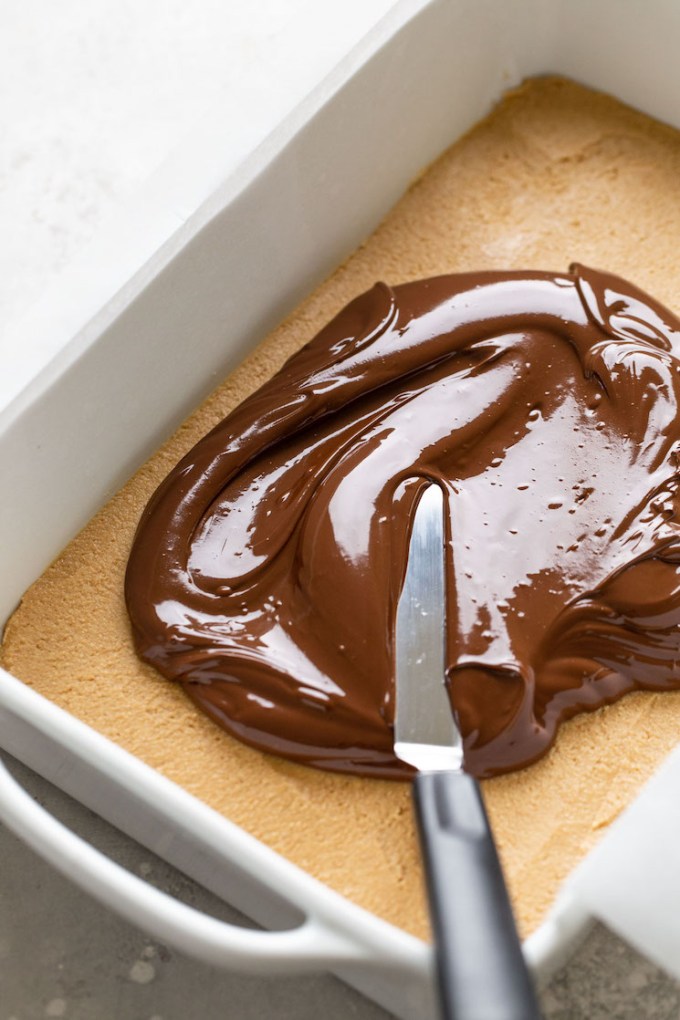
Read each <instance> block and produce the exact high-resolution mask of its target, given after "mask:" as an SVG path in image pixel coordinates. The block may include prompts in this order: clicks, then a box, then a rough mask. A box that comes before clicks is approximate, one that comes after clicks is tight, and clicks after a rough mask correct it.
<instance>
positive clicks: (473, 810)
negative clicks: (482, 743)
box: [394, 485, 540, 1020]
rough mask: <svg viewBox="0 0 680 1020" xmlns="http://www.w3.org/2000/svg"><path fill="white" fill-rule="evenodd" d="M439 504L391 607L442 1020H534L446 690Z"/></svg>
mask: <svg viewBox="0 0 680 1020" xmlns="http://www.w3.org/2000/svg"><path fill="white" fill-rule="evenodd" d="M445 635H446V584H445V560H444V501H443V493H442V490H441V489H440V488H439V486H438V485H430V487H429V488H428V489H427V490H426V491H425V493H424V494H423V495H422V496H421V499H420V502H419V503H418V506H417V509H416V512H415V516H414V519H413V528H412V532H411V542H410V548H409V557H408V564H407V570H406V578H405V582H404V587H403V589H402V593H401V596H400V598H399V604H398V608H397V625H396V655H395V667H396V670H395V671H396V714H395V744H394V752H395V754H396V756H397V757H398V758H400V759H401V760H402V761H405V762H408V763H409V764H410V765H413V766H414V767H415V768H416V769H418V770H419V771H418V774H417V776H416V778H415V781H414V787H413V792H414V801H415V806H416V815H417V820H418V830H419V834H420V842H421V847H422V851H423V860H424V864H425V875H426V879H427V886H428V894H429V901H430V912H431V914H432V921H433V927H434V932H435V940H436V946H437V974H438V979H439V987H440V992H441V1002H442V1011H443V1016H444V1018H445V1020H540V1011H539V1009H538V1005H537V1002H536V998H535V995H534V991H533V987H532V984H531V979H530V977H529V973H528V970H527V967H526V963H525V961H524V956H523V955H522V947H521V945H520V941H519V937H518V935H517V929H516V927H515V921H514V917H513V914H512V908H511V906H510V901H509V898H508V894H507V890H506V888H505V881H504V879H503V873H502V871H501V866H500V862H499V860H498V854H497V853H496V847H495V845H494V841H493V836H492V834H491V829H490V827H489V820H488V818H487V815H486V811H485V808H484V802H483V800H482V797H481V793H480V790H479V785H478V783H477V781H476V779H474V777H473V776H470V775H468V773H466V772H463V770H462V764H463V751H462V741H461V735H460V732H459V730H458V727H457V726H456V724H455V722H454V719H453V714H452V710H451V705H450V702H449V698H448V694H447V691H446V687H445V682H444V681H445Z"/></svg>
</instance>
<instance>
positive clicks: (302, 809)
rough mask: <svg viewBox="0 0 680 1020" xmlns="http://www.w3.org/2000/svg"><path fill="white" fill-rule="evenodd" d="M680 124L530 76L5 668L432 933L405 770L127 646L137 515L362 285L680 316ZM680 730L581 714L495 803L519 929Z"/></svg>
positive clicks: (76, 556) (393, 223) (24, 633)
mask: <svg viewBox="0 0 680 1020" xmlns="http://www.w3.org/2000/svg"><path fill="white" fill-rule="evenodd" d="M679 238H680V134H679V133H678V132H676V131H674V130H671V129H670V128H667V127H665V126H663V125H660V124H658V123H656V122H654V121H652V120H651V119H649V118H648V117H645V116H643V115H641V114H638V113H636V112H634V111H632V110H630V109H628V108H627V107H624V106H622V105H621V104H620V103H617V102H615V101H614V100H612V99H610V98H608V97H605V96H601V95H599V94H595V93H593V92H590V91H588V90H586V89H584V88H582V87H580V86H577V85H574V84H572V83H569V82H565V81H563V80H559V79H539V80H535V81H531V82H529V83H527V84H525V85H524V86H522V87H521V88H520V89H518V90H516V91H515V92H512V93H510V94H509V95H507V96H506V97H505V98H504V100H503V101H502V102H501V104H500V105H499V106H498V107H497V108H496V109H495V110H494V111H493V113H492V114H491V115H490V116H489V117H487V118H486V119H485V120H484V121H483V122H481V123H480V124H479V125H478V126H477V127H476V128H475V129H474V130H473V131H472V132H470V134H468V135H467V136H466V137H465V138H463V139H462V140H461V141H459V142H458V143H457V144H456V145H455V146H454V147H453V148H452V149H451V150H450V151H449V152H448V153H446V154H445V155H444V156H443V157H441V159H440V160H439V161H438V162H437V163H436V164H435V165H434V166H433V167H431V168H430V170H428V172H427V173H426V174H425V175H424V176H423V177H422V178H421V179H420V180H418V181H417V182H416V183H415V184H414V185H413V186H412V187H411V189H410V190H409V191H408V193H407V194H406V195H405V196H404V198H403V199H402V200H401V201H400V202H399V204H398V205H397V206H396V207H395V209H394V210H393V211H392V212H391V213H390V215H389V216H388V217H387V219H386V220H385V221H384V222H383V224H382V225H381V226H380V227H379V228H378V230H377V231H376V232H375V233H374V234H373V235H372V237H371V238H369V240H368V241H366V243H365V244H364V245H362V246H361V248H360V249H359V250H358V251H357V252H356V253H355V254H354V255H353V256H352V257H351V258H350V259H349V260H348V261H347V262H346V263H345V264H344V265H343V266H341V267H340V268H339V269H338V270H337V271H336V272H335V273H334V274H333V276H332V277H331V278H330V279H329V280H327V281H326V282H325V283H324V284H323V285H322V286H321V287H319V288H318V290H317V291H316V292H315V293H313V294H312V295H311V296H310V297H309V298H308V299H307V300H306V301H305V302H304V303H303V304H302V305H301V307H300V308H298V309H297V310H296V311H295V312H294V313H293V315H292V316H291V317H290V318H289V319H288V320H286V321H285V322H284V323H283V324H282V325H281V326H280V327H279V328H278V329H277V330H275V331H274V332H273V333H272V334H271V335H270V336H269V337H268V338H267V339H266V340H265V341H264V342H263V343H262V344H261V345H260V346H259V347H258V348H257V350H256V351H255V352H254V353H253V355H252V356H251V357H250V358H249V359H248V360H247V361H246V362H245V363H244V364H243V365H242V366H241V367H240V368H239V369H238V370H237V371H236V372H234V373H233V374H232V375H231V376H230V377H229V378H228V379H227V380H226V381H225V382H224V384H223V385H222V386H221V387H220V388H219V389H218V390H217V391H216V392H215V393H214V394H213V395H212V396H211V397H210V398H209V399H208V400H207V401H206V402H205V403H204V404H203V405H202V406H201V407H200V408H199V410H198V411H197V412H196V413H195V414H194V415H192V417H191V418H189V419H188V420H187V421H186V422H185V423H184V425H182V427H181V428H180V429H179V430H178V431H177V433H176V434H175V435H174V436H173V437H172V438H171V439H170V440H169V442H168V443H166V444H165V446H164V447H163V448H162V449H161V450H160V451H159V452H158V453H157V454H156V455H155V456H154V457H153V458H152V459H151V460H150V461H148V462H147V463H146V464H145V465H144V466H143V467H142V468H141V470H140V471H139V472H138V473H137V474H136V475H135V477H134V478H132V479H131V481H130V482H129V483H128V484H127V485H126V486H125V488H124V489H123V490H122V491H121V492H120V493H118V495H116V496H115V497H114V498H113V499H112V500H111V501H110V502H109V503H108V504H107V505H106V506H105V507H104V508H103V509H102V510H101V512H100V513H99V514H98V515H97V516H96V517H95V518H94V519H93V520H92V521H91V522H90V524H88V526H87V527H86V528H85V529H84V530H83V531H82V532H81V534H80V535H79V536H78V537H77V538H76V539H75V540H74V541H73V542H72V543H71V544H70V545H69V546H68V548H67V549H66V550H65V551H64V552H63V554H62V555H61V556H60V557H59V558H58V559H57V560H56V562H55V563H54V564H53V565H52V566H51V567H50V568H49V570H47V571H46V573H45V574H44V575H43V577H42V578H41V579H40V580H39V581H38V582H37V583H36V584H35V585H33V587H32V588H31V589H30V590H29V591H28V593H27V594H26V595H25V597H24V599H23V601H22V604H21V606H20V608H19V609H18V610H17V612H16V613H15V614H14V616H13V617H12V619H11V620H10V622H9V623H8V625H7V628H6V632H5V635H4V643H3V646H2V648H1V649H0V662H1V663H2V665H3V666H4V667H5V668H6V669H8V670H9V671H11V672H12V673H14V674H15V675H16V676H18V677H19V678H21V679H22V680H23V681H25V682H26V683H28V684H30V685H31V686H32V687H34V688H35V689H36V690H38V691H40V692H41V693H42V694H44V695H45V696H46V697H48V698H49V699H50V700H52V701H54V702H56V703H57V704H58V705H60V706H61V707H63V708H65V709H67V710H68V711H69V712H71V713H72V714H73V715H75V716H77V717H78V718H80V719H82V720H83V721H84V722H86V723H88V724H89V725H90V726H92V727H93V728H94V729H96V730H98V731H99V732H100V733H102V734H104V735H105V736H107V737H109V738H110V739H112V740H113V741H115V742H116V743H118V744H120V745H121V746H122V747H124V748H125V749H126V750H128V751H130V752H132V753H133V754H135V755H136V756H138V757H139V758H141V759H142V760H143V761H145V762H147V763H148V764H149V765H151V766H153V767H155V768H157V769H158V770H159V771H160V772H162V773H163V774H164V775H165V776H167V777H169V778H170V779H172V780H174V781H175V782H177V783H178V784H179V785H180V786H182V787H184V788H185V789H186V790H188V791H190V792H191V793H193V794H195V795H196V796H197V797H198V798H200V799H201V800H203V801H205V802H206V803H208V804H209V805H210V806H211V807H213V808H215V809H216V810H218V811H220V812H222V813H223V814H225V815H226V816H228V817H229V818H230V819H231V820H232V821H234V822H236V823H237V824H239V825H241V826H242V827H243V828H244V829H246V830H247V831H248V832H250V833H252V834H253V835H254V836H256V837H257V838H258V839H260V840H262V841H263V842H265V843H267V844H268V845H269V846H271V847H273V848H274V849H275V850H277V851H279V852H280V853H281V854H283V855H284V856H286V857H288V858H289V859H290V860H292V861H294V862H295V863H296V864H298V865H299V866H300V867H302V868H304V869H305V870H306V871H308V872H310V873H311V874H312V875H314V876H315V877H316V878H318V879H320V880H321V881H323V882H326V883H327V884H328V885H330V886H331V887H333V888H334V889H336V890H338V891H339V892H341V893H343V894H344V895H346V896H348V897H349V898H350V899H352V900H354V901H355V902H356V903H359V904H360V905H361V906H363V907H365V908H366V909H368V910H370V911H373V912H374V913H376V914H378V915H380V916H381V917H384V918H385V919H387V920H388V921H391V922H392V923H394V924H396V925H398V926H400V927H402V928H404V929H406V930H407V931H409V932H412V933H413V934H415V935H419V936H422V937H427V936H428V931H429V925H428V919H427V909H426V904H425V899H424V894H423V888H422V877H421V868H420V857H419V851H418V846H417V840H416V835H415V831H414V827H413V822H412V815H411V801H410V788H409V785H408V784H405V783H393V782H387V781H380V780H367V779H360V778H357V777H349V776H340V775H333V774H330V773H324V772H318V771H315V770H313V769H310V768H305V767H303V766H299V765H295V764H292V763H290V762H287V761H283V760H279V759H277V758H274V757H271V756H268V755H265V754H262V753H260V752H258V751H254V750H252V749H250V748H249V747H246V746H244V745H242V744H240V743H238V742H236V741H235V740H233V739H231V738H230V737H229V736H227V735H226V734H225V733H223V732H222V731H221V730H219V729H218V728H217V727H216V726H215V725H214V724H213V723H211V722H209V721H208V720H207V718H205V717H204V716H202V715H201V714H200V713H199V712H198V711H197V710H196V709H195V708H194V706H193V705H192V703H191V702H190V701H189V700H188V698H187V697H186V696H185V695H184V694H183V693H182V691H181V690H180V689H179V688H178V687H176V686H174V685H173V684H172V683H169V682H168V681H166V680H164V679H162V678H161V677H160V676H159V675H158V674H156V673H155V672H154V671H153V670H152V669H151V668H150V667H147V666H145V665H144V664H142V663H141V662H140V661H139V660H138V659H137V657H136V656H135V654H134V651H133V648H132V641H131V636H130V631H129V626H128V620H127V615H126V612H125V606H124V603H123V576H124V572H125V566H126V562H127V557H128V553H129V550H130V545H131V543H132V538H133V534H134V531H135V528H136V525H137V521H138V519H139V516H140V514H141V512H142V510H143V508H144V506H145V504H146V502H147V500H148V499H149V497H150V496H151V494H152V492H153V491H154V489H155V488H156V486H157V485H158V484H159V483H160V482H161V481H162V479H163V478H164V476H165V475H166V474H167V472H168V471H169V470H170V468H171V467H172V466H174V464H175V463H176V462H177V460H178V459H179V458H180V457H181V456H182V455H183V454H184V453H185V452H186V451H187V450H188V449H190V447H191V446H192V445H193V444H194V443H195V442H196V441H197V440H198V439H199V438H200V437H201V436H202V435H204V434H205V433H206V432H207V431H208V430H209V429H211V428H212V427H213V426H214V425H215V424H216V423H217V422H218V421H219V420H220V419H221V418H222V417H224V415H225V414H226V413H227V412H228V411H230V410H231V409H232V408H233V407H234V406H235V405H236V404H238V403H239V402H240V401H241V400H242V399H243V398H244V397H245V396H246V395H247V394H248V393H250V392H251V391H252V390H254V389H255V388H256V387H257V386H259V385H260V384H261V383H262V382H264V381H265V380H266V379H267V378H268V377H269V376H270V375H271V374H272V373H273V372H274V371H275V370H276V369H277V368H278V367H279V366H280V365H281V364H282V362H283V361H284V360H285V359H286V358H287V357H288V356H289V355H290V354H292V353H293V351H295V350H296V349H297V348H299V347H300V346H301V345H302V344H304V343H306V342H307V341H308V340H309V339H311V338H312V336H314V334H315V333H316V332H317V331H318V330H319V329H320V328H321V327H322V326H323V325H324V324H325V323H326V322H327V321H328V320H329V319H330V318H331V317H332V316H333V315H334V314H335V313H336V312H337V311H338V310H339V309H340V308H341V307H342V306H343V305H344V304H346V303H347V302H348V301H350V300H351V299H352V298H353V297H354V296H355V295H357V294H359V293H360V292H362V291H364V290H366V289H368V288H369V287H370V286H372V284H373V283H374V282H375V281H376V280H380V279H382V280H386V281H387V282H389V283H391V284H397V283H401V282H405V281H408V280H412V279H417V278H420V277H427V276H435V275H438V274H442V273H452V272H464V271H469V270H481V269H514V268H517V269H519V268H523V269H524V268H533V269H546V270H552V271H563V270H565V269H566V268H567V266H568V265H569V264H570V263H571V262H573V261H579V262H585V263H587V264H589V265H593V266H598V267H601V268H603V269H606V270H608V271H610V272H612V273H616V274H619V275H621V276H623V277H626V278H629V279H630V280H632V281H633V282H635V283H636V284H638V285H639V286H641V287H642V288H644V289H646V290H648V291H649V292H650V293H652V294H654V296H655V297H656V298H657V299H658V300H660V301H662V302H664V303H665V304H667V305H668V306H669V307H670V308H672V309H674V310H676V311H677V310H678V309H680V275H678V273H677V265H676V263H677V247H678V239H679ZM679 735H680V693H669V694H648V693H645V694H633V695H628V696H627V697H625V698H624V699H623V700H622V701H620V702H618V703H616V704H615V705H612V706H610V707H608V708H605V709H601V710H599V711H597V712H595V713H593V714H591V715H582V716H580V717H579V718H577V719H575V720H573V721H572V722H570V723H568V724H566V725H565V726H564V727H563V728H562V730H561V732H560V734H559V737H558V740H557V743H556V745H555V746H554V748H553V749H552V750H551V752H549V754H548V755H547V756H546V757H545V758H543V759H542V760H541V761H540V762H539V763H538V764H536V765H534V766H532V767H531V768H528V769H524V770H523V771H521V772H516V773H513V774H511V775H506V776H502V777H499V778H496V779H492V780H488V781H486V782H485V784H484V795H485V799H486V803H487V806H488V809H489V813H490V816H491V820H492V824H493V827H494V831H495V833H496V838H497V842H498V845H499V849H500V852H501V856H502V859H503V864H504V867H505V870H506V875H507V878H508V883H509V886H510V891H511V896H512V899H513V901H514V904H515V909H516V912H517V916H518V921H519V925H520V929H521V931H522V933H523V934H524V935H527V934H529V933H530V932H531V931H532V930H533V929H534V928H535V927H536V926H537V925H538V924H539V923H540V921H541V918H542V917H543V915H544V913H545V911H546V910H547V908H548V907H549V906H550V904H551V902H552V901H553V899H554V897H555V894H556V892H557V890H558V888H559V886H560V884H561V882H562V881H563V879H564V878H565V877H566V876H567V875H568V874H569V872H570V871H571V870H572V868H573V867H574V866H575V864H577V863H578V861H579V860H580V859H581V858H582V857H583V856H584V855H585V854H586V853H587V852H588V850H589V849H590V848H591V847H592V846H593V845H594V844H595V843H596V841H597V840H598V838H599V837H600V835H601V834H602V832H603V831H605V830H606V828H607V826H608V825H609V824H610V823H611V822H612V821H613V820H614V819H615V818H616V816H617V815H618V814H619V812H620V811H621V810H622V809H623V808H624V807H625V806H626V804H627V803H629V801H630V800H631V799H632V798H633V796H634V795H635V793H636V792H637V790H638V789H639V788H640V786H641V785H642V783H643V782H644V781H645V780H646V779H647V778H648V777H649V776H650V775H651V774H652V772H653V771H654V770H655V768H656V767H657V766H658V764H659V763H660V762H661V760H662V759H663V757H664V756H665V755H666V754H667V753H668V752H669V751H670V750H671V748H672V747H673V746H674V745H675V744H676V742H677V740H678V736H679Z"/></svg>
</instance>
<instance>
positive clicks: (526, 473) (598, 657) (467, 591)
mask: <svg viewBox="0 0 680 1020" xmlns="http://www.w3.org/2000/svg"><path fill="white" fill-rule="evenodd" d="M679 353H680V322H679V321H678V320H677V319H676V318H675V316H673V315H672V314H671V313H670V312H668V311H667V310H666V309H664V308H663V307H662V306H660V305H659V304H658V303H657V302H655V301H654V300H652V299H651V298H649V297H648V296H646V295H645V294H643V293H642V292H641V291H639V290H638V289H637V288H635V287H633V286H631V285H630V284H628V283H626V282H624V281H623V280H620V279H618V278H616V277H613V276H610V275H607V274H604V273H600V272H596V271H593V270H590V269H586V268H584V267H581V266H574V267H572V269H571V271H570V272H569V273H568V274H552V273H541V272H508V273H496V272H486V273H475V274H472V273H470V274H464V275H456V276H443V277H438V278H435V279H430V280H424V281H420V282H417V283H408V284H404V285H402V286H398V287H394V288H390V287H388V286H386V285H385V284H378V285H376V286H375V287H374V288H373V289H372V290H370V291H369V292H368V293H366V294H363V295H361V296H360V297H358V298H357V299H356V300H354V301H353V302H352V303H351V304H350V305H348V306H347V307H346V308H345V309H344V310H343V311H342V312H340V314H339V315H338V316H337V317H336V318H335V319H334V320H333V321H332V322H331V323H330V324H329V325H328V326H326V328H325V329H323V330H322V331H321V333H319V334H318V336H317V337H316V338H315V339H314V340H313V341H312V342H311V343H309V344H308V345H307V346H306V347H304V348H303V349H302V350H301V351H299V353H297V354H296V355H295V356H294V357H292V358H291V359H290V361H289V362H288V363H287V364H286V365H285V366H284V367H283V368H282V369H281V371H280V372H278V373H277V374H276V375H275V376H274V377H273V378H272V379H271V380H270V381H269V382H268V383H267V384H266V385H265V386H263V387H262V388H261V389H259V390H258V391H257V392H256V393H254V394H253V395H252V396H251V397H250V398H249V399H247V400H246V401H245V402H244V403H243V404H241V406H240V407H238V408H237V409H236V410H235V411H234V412H233V413H232V414H230V415H229V416H228V417H227V418H226V419H225V420H224V421H223V422H222V423H221V424H220V425H219V426H218V427H217V428H216V429H214V430H213V431H212V432H211V433H210V434H209V435H208V436H206V437H205V438H204V439H203V440H202V441H201V442H200V443H198V444H197V446H196V447H195V448H194V449H193V450H192V451H191V452H190V453H189V454H188V455H187V456H186V457H185V458H184V459H183V460H182V461H181V462H180V464H179V465H178V466H177V467H176V468H175V469H174V471H173V472H172V473H171V474H170V475H169V477H168V478H167V479H166V481H165V482H164V483H163V484H162V485H161V487H160V488H159V489H158V491H157V492H156V494H155V495H154V497H153V499H152V500H151V502H150V503H149V505H148V507H147V509H146V511H145V513H144V515H143V517H142V520H141V523H140V525H139V529H138V532H137V536H136V538H135V543H134V547H133V550H132V554H131V557H130V562H129V565H128V571H127V577H126V598H127V605H128V610H129V614H130V618H131V621H132V625H133V631H134V637H135V642H136V647H137V650H138V652H139V654H140V655H141V656H142V657H143V658H144V659H146V660H147V661H149V662H150V663H152V664H153V665H154V666H155V667H156V668H157V669H159V670H160V672H161V673H163V675H164V676H166V677H168V678H169V679H173V680H179V681H181V683H182V684H183V685H184V687H185V689H186V691H187V693H188V694H189V695H190V697H191V698H192V699H193V700H194V701H195V702H196V704H197V705H199V706H200V707H201V708H202V709H203V710H204V711H205V712H207V713H208V714H209V715H210V716H211V717H212V718H213V719H214V720H215V721H216V722H218V723H219V724H220V725H221V726H223V727H224V728H225V729H227V730H228V731H229V732H231V733H232V734H234V735H235V736H236V737H238V738H240V739H241V740H244V741H246V742H247V743H250V744H253V745H255V746H257V747H260V748H262V749H265V750H268V751H273V752H275V753H277V754H281V755H284V756H286V757H289V758H293V759H296V760H299V761H304V762H307V763H308V764H311V765H315V766H318V767H320V768H326V769H333V770H338V771H356V772H361V773H364V774H367V775H381V776H389V777H407V776H408V774H409V770H408V769H407V767H406V766H403V765H401V764H400V763H399V762H397V761H396V760H395V758H394V756H393V753H392V740H393V737H392V722H393V712H394V679H393V631H394V618H395V607H396V601H397V598H398V595H399V591H400V587H401V584H402V582H403V574H404V569H405V563H406V556H407V548H408V538H409V522H410V518H411V514H412V510H413V507H414V505H415V502H416V500H417V497H418V494H419V490H420V488H421V487H422V486H423V485H424V484H425V480H427V479H432V480H437V481H438V482H439V484H440V485H441V486H442V487H443V488H444V490H445V492H446V495H447V507H448V517H449V542H448V563H447V572H448V591H449V596H448V621H449V626H448V634H447V656H448V671H447V680H448V686H449V692H450V697H451V702H452V707H453V711H454V712H455V714H456V716H457V719H458V722H459V725H460V727H461V730H462V732H463V737H464V747H465V762H466V767H467V769H468V770H469V771H471V772H473V773H475V774H477V775H479V776H488V775H493V774H495V773H498V772H503V771H507V770H509V769H515V768H518V767H521V766H523V765H525V764H527V763H529V762H531V761H533V760H535V759H536V758H538V757H539V756H540V755H541V754H543V753H544V752H545V751H546V750H547V749H548V747H549V746H550V744H551V743H552V741H553V740H554V737H555V732H556V729H557V727H558V725H559V723H560V722H561V721H562V720H563V719H566V718H568V717H570V716H572V715H574V714H575V713H576V712H579V711H582V710H591V709H594V708H597V707H598V706H600V705H603V704H605V703H607V702H611V701H613V700H614V699H616V698H618V697H620V696H621V695H622V694H624V693H625V692H627V691H630V690H633V689H636V688H648V689H652V690H662V689H666V688H670V687H680V629H679V628H678V623H679V622H680V526H679V524H678V505H679V504H678V478H679V475H678V465H679V462H678V451H679V450H680V446H679V445H678V444H679V441H680V421H679V420H678V395H679V387H680V362H678V360H677V356H678V354H679Z"/></svg>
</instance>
